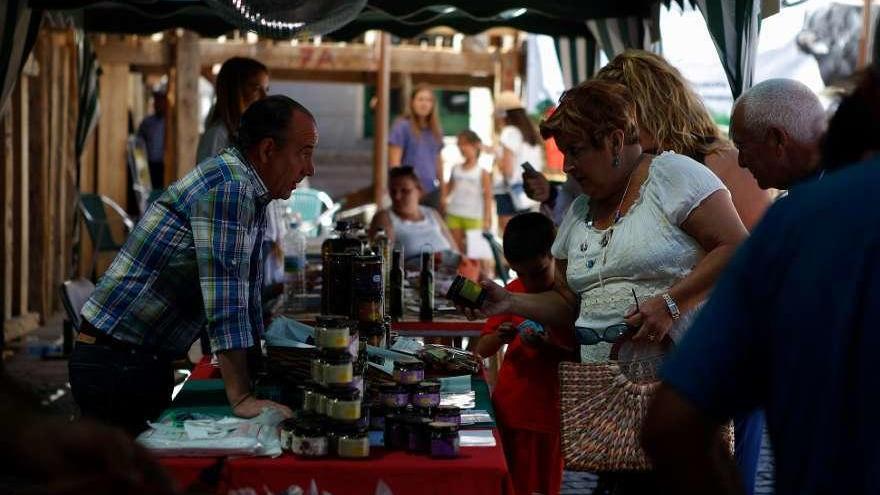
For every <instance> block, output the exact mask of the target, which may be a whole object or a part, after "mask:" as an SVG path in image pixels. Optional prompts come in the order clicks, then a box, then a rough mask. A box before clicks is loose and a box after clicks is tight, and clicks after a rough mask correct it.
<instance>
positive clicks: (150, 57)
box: [92, 36, 171, 67]
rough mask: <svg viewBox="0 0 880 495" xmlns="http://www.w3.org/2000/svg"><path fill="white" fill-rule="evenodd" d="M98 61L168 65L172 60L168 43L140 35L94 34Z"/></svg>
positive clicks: (144, 65) (94, 45) (93, 38)
mask: <svg viewBox="0 0 880 495" xmlns="http://www.w3.org/2000/svg"><path fill="white" fill-rule="evenodd" d="M92 46H93V47H94V48H95V54H96V55H97V56H98V61H99V62H100V63H101V64H102V65H104V64H124V65H135V66H143V67H166V66H167V65H168V64H169V63H170V60H171V56H170V46H169V44H168V43H165V42H161V41H153V40H152V39H150V38H146V37H140V36H93V37H92Z"/></svg>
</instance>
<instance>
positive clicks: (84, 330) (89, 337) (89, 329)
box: [76, 319, 176, 361]
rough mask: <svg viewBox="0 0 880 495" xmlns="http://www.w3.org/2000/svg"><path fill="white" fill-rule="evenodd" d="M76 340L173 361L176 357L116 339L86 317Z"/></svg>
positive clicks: (80, 342)
mask: <svg viewBox="0 0 880 495" xmlns="http://www.w3.org/2000/svg"><path fill="white" fill-rule="evenodd" d="M76 342H77V344H94V345H100V346H105V347H109V348H111V349H113V350H117V351H123V352H131V353H138V354H147V355H151V356H154V357H156V358H158V359H162V360H167V361H173V360H174V359H176V357H175V356H173V355H172V354H171V353H170V352H167V351H157V350H155V349H148V348H146V347H144V346H142V345H138V344H132V343H130V342H124V341H122V340H119V339H114V338H113V337H111V336H109V335H107V334H106V333H104V332H102V331H100V330H98V329H97V328H95V327H94V325H92V324H91V323H89V322H88V321H86V320H85V319H83V321H82V325H80V330H79V334H77V336H76Z"/></svg>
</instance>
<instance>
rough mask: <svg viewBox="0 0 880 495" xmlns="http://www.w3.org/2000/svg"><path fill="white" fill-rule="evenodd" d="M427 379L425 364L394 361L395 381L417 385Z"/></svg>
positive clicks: (415, 361) (412, 361) (410, 361)
mask: <svg viewBox="0 0 880 495" xmlns="http://www.w3.org/2000/svg"><path fill="white" fill-rule="evenodd" d="M424 379H425V363H423V362H421V361H418V360H406V361H394V381H395V382H397V383H400V384H402V385H415V384H416V383H419V382H421V381H422V380H424Z"/></svg>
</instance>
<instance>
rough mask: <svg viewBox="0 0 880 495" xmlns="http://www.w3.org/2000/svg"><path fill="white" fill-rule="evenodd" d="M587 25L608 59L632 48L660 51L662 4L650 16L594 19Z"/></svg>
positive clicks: (655, 7) (656, 6)
mask: <svg viewBox="0 0 880 495" xmlns="http://www.w3.org/2000/svg"><path fill="white" fill-rule="evenodd" d="M587 27H589V28H590V32H591V33H593V36H594V37H595V38H596V40H597V41H598V42H599V47H600V48H601V49H602V51H603V52H605V56H606V57H608V60H611V59H612V58H614V57H616V56H617V55H620V54H621V53H623V52H624V51H626V50H628V49H631V48H637V49H640V50H648V51H655V52H659V51H660V4H656V5H655V6H654V8H653V9H652V10H651V15H650V17H634V16H631V17H620V18H612V19H594V20H590V21H587Z"/></svg>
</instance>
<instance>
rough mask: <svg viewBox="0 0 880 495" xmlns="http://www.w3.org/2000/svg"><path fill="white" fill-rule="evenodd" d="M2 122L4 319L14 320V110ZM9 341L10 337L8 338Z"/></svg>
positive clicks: (0, 146)
mask: <svg viewBox="0 0 880 495" xmlns="http://www.w3.org/2000/svg"><path fill="white" fill-rule="evenodd" d="M0 120H2V127H0V148H2V149H0V161H2V165H3V176H2V177H3V180H2V182H0V185H2V190H0V193H2V201H3V203H2V209H0V212H2V225H0V232H2V242H3V267H2V274H3V291H2V292H3V318H4V319H8V318H12V316H13V315H12V300H13V290H12V287H13V280H14V278H13V276H12V275H13V272H14V269H13V265H14V263H15V258H14V257H13V253H12V251H13V250H12V249H10V248H11V247H12V246H13V237H14V233H13V222H12V218H13V215H12V212H13V209H14V208H15V196H14V194H13V190H14V187H13V183H14V177H15V173H14V171H13V170H14V168H15V160H14V157H13V153H12V108H11V107H9V106H7V107H6V111H5V112H3V115H2V116H0ZM7 339H8V337H7Z"/></svg>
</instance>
